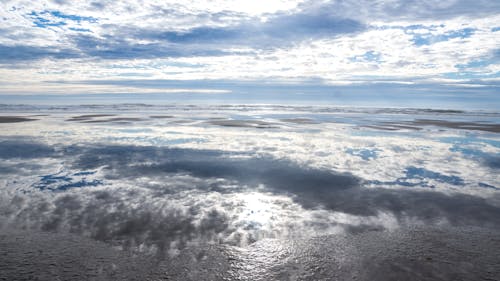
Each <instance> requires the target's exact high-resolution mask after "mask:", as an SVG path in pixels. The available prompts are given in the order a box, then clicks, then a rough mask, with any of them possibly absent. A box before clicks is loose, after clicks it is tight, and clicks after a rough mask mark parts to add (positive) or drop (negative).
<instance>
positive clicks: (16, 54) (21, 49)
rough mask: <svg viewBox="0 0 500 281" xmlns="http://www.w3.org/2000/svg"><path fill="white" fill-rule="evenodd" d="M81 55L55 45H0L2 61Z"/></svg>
mask: <svg viewBox="0 0 500 281" xmlns="http://www.w3.org/2000/svg"><path fill="white" fill-rule="evenodd" d="M77 57H79V55H78V52H77V51H74V50H71V49H58V48H55V47H37V46H29V45H13V46H7V45H0V63H5V64H7V63H13V62H23V61H31V60H39V59H43V58H52V59H70V58H77Z"/></svg>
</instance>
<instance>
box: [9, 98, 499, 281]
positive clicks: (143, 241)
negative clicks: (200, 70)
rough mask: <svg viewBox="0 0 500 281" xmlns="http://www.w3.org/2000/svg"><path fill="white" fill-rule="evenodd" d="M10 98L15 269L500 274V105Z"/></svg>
mask: <svg viewBox="0 0 500 281" xmlns="http://www.w3.org/2000/svg"><path fill="white" fill-rule="evenodd" d="M1 108H2V109H3V113H2V117H0V120H2V122H1V123H2V124H0V127H1V128H0V160H1V161H0V176H1V177H0V193H1V194H0V195H1V196H0V229H1V230H0V245H1V246H0V280H1V279H2V278H3V279H5V280H30V279H33V278H38V280H57V278H59V279H60V280H82V279H83V280H498V276H499V275H500V270H499V268H498V265H499V264H500V260H499V258H498V257H500V245H499V243H500V242H499V239H498V238H497V237H498V236H499V234H500V221H499V220H498V218H499V217H500V177H499V176H498V175H499V170H498V169H500V135H499V134H498V127H499V126H500V114H499V113H496V112H482V111H481V112H479V111H478V112H473V111H453V110H451V111H447V110H431V109H390V108H389V109H367V108H362V109H359V108H327V107H280V106H264V105H262V106H204V107H202V106H147V107H146V106H141V105H130V104H127V105H113V106H72V107H56V108H54V107H43V106H39V107H31V106H11V107H9V106H6V105H3V106H2V107H1ZM24 121H30V122H24Z"/></svg>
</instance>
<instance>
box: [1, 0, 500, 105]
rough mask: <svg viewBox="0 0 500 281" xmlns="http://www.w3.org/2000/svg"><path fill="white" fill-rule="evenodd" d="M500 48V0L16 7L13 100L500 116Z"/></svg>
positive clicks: (9, 99)
mask: <svg viewBox="0 0 500 281" xmlns="http://www.w3.org/2000/svg"><path fill="white" fill-rule="evenodd" d="M499 42H500V2H499V1H491V0H474V1H472V0H439V1H435V0H413V1H402V0H388V1H368V0H352V1H342V0H333V1H316V0H312V1H294V0H266V1H243V0H236V1H226V0H212V1H209V0H204V1H182V2H179V1H172V0H167V1H150V0H148V1H129V0H128V1H107V0H106V1H65V0H53V1H20V0H13V1H9V0H4V1H2V3H1V4H0V95H1V96H2V97H0V98H2V100H3V101H4V103H16V102H17V103H19V102H21V103H22V102H23V101H32V102H46V103H51V102H57V101H58V100H61V99H65V100H66V101H69V102H73V103H74V102H81V101H82V100H83V101H88V100H89V99H88V98H87V99H83V98H82V97H88V96H92V97H97V96H99V97H100V98H99V99H95V100H100V101H103V100H104V99H103V97H109V100H114V101H116V100H120V98H123V99H127V100H134V101H146V102H147V101H148V100H149V101H151V102H154V101H157V100H158V99H160V100H161V99H167V100H168V99H170V100H176V101H197V100H201V101H203V100H205V101H212V102H222V101H230V102H231V101H233V102H238V101H239V102H252V101H253V102H259V101H260V102H264V103H265V102H275V103H280V102H298V103H324V102H326V103H333V104H339V105H375V106H410V107H422V106H423V107H445V108H455V107H460V108H489V109H492V108H493V109H495V108H500V95H499V92H500V91H499V85H500V75H499V73H500V72H499V70H500V48H499V46H500V44H499Z"/></svg>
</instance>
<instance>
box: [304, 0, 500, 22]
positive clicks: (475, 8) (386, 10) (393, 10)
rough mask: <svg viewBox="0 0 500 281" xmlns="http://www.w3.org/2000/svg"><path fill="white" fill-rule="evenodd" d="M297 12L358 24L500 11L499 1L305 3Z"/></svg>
mask: <svg viewBox="0 0 500 281" xmlns="http://www.w3.org/2000/svg"><path fill="white" fill-rule="evenodd" d="M299 7H300V9H302V10H303V11H307V12H309V13H311V12H313V11H318V10H320V11H323V12H324V13H329V14H331V15H341V16H344V17H348V18H352V19H358V20H361V21H373V20H378V21H393V20H423V19H429V20H443V19H450V18H456V17H461V16H471V17H478V16H487V15H495V14H497V13H498V12H499V11H500V3H498V1H489V0H479V1H474V0H457V1H435V0H431V1H428V0H411V1H406V0H398V1H389V2H387V1H370V0H357V1H345V0H333V1H328V2H325V1H307V2H304V3H302V4H300V5H299Z"/></svg>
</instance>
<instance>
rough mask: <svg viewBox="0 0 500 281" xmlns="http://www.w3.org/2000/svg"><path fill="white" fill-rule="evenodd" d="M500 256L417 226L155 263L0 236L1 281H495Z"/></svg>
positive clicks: (494, 235) (74, 242)
mask: <svg viewBox="0 0 500 281" xmlns="http://www.w3.org/2000/svg"><path fill="white" fill-rule="evenodd" d="M499 249H500V238H498V230H494V229H484V228H425V227H416V228H408V229H402V230H396V231H367V232H363V233H358V234H339V235H329V236H320V237H315V238H307V239H296V240H280V239H264V240H260V241H258V242H256V243H254V244H251V245H250V246H248V247H246V248H238V247H231V246H224V245H200V246H196V247H188V248H186V249H184V250H182V251H181V252H180V254H178V255H176V256H175V257H173V258H169V257H165V258H158V257H154V256H148V255H145V254H141V253H132V252H129V251H119V250H116V249H113V248H111V247H110V246H108V245H107V244H105V243H102V242H96V241H93V240H90V239H87V238H81V237H79V236H76V235H73V234H55V233H44V232H34V233H33V232H26V231H2V232H1V233H0V280H12V281H16V280H35V279H36V280H255V281H256V280H367V281H368V280H375V281H376V280H409V281H410V280H498V276H500V256H499V255H498V250H499Z"/></svg>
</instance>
